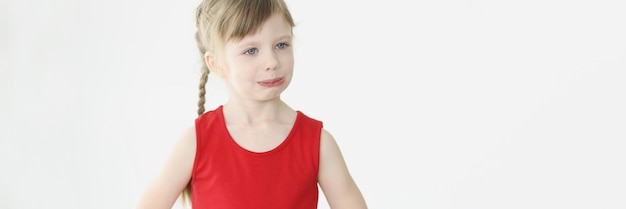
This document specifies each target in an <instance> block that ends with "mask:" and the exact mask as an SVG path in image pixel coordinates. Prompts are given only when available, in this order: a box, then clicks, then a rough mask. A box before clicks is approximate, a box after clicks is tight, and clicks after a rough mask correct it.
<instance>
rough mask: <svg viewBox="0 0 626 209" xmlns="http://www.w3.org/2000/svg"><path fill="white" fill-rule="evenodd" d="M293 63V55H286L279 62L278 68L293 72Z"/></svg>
mask: <svg viewBox="0 0 626 209" xmlns="http://www.w3.org/2000/svg"><path fill="white" fill-rule="evenodd" d="M293 62H294V59H293V54H286V55H284V56H283V57H282V59H281V60H280V66H282V68H283V69H285V70H289V71H291V70H293Z"/></svg>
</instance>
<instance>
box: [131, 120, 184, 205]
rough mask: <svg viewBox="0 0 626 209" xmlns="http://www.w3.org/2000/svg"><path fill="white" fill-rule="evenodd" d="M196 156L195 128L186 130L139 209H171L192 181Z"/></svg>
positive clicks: (147, 191) (141, 201) (139, 203)
mask: <svg viewBox="0 0 626 209" xmlns="http://www.w3.org/2000/svg"><path fill="white" fill-rule="evenodd" d="M195 155H196V130H195V127H191V128H188V129H187V130H185V131H184V132H183V134H182V136H181V137H180V139H179V140H178V142H177V143H176V146H175V147H174V149H173V150H172V151H171V153H170V156H169V157H168V158H167V160H166V161H165V165H164V166H163V167H162V168H161V171H160V172H159V173H158V175H157V176H156V178H155V179H154V180H153V181H152V182H151V184H150V185H149V186H148V187H147V188H146V190H145V191H144V193H143V194H142V196H141V198H140V199H139V202H138V204H137V207H136V208H137V209H160V208H163V209H171V208H172V206H173V205H174V203H175V202H176V199H177V198H178V197H179V196H180V193H181V192H182V190H183V189H184V188H185V186H187V183H188V182H189V180H190V179H191V171H192V169H193V162H194V158H195Z"/></svg>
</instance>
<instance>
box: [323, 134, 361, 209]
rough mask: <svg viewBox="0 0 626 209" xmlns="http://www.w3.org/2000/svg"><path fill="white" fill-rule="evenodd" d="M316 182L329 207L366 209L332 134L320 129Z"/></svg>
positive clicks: (334, 208)
mask: <svg viewBox="0 0 626 209" xmlns="http://www.w3.org/2000/svg"><path fill="white" fill-rule="evenodd" d="M318 182H319V184H320V187H321V188H322V191H323V192H324V195H325V197H326V200H327V201H328V204H329V205H330V208H332V209H366V208H367V205H366V204H365V199H364V198H363V195H362V194H361V191H360V190H359V188H358V187H357V185H356V183H355V182H354V180H353V179H352V176H351V175H350V172H349V171H348V168H347V166H346V163H345V161H344V159H343V156H342V154H341V151H340V150H339V146H338V145H337V142H336V141H335V139H334V138H333V136H332V135H331V134H330V133H328V131H326V130H322V137H321V139H320V167H319V174H318Z"/></svg>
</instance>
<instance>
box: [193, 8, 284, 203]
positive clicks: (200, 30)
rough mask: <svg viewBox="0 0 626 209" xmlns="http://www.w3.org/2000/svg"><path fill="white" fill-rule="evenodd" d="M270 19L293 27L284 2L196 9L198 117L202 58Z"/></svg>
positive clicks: (202, 94) (201, 104)
mask: <svg viewBox="0 0 626 209" xmlns="http://www.w3.org/2000/svg"><path fill="white" fill-rule="evenodd" d="M272 15H283V17H284V19H285V21H287V23H288V24H289V25H290V26H291V27H294V26H295V24H294V21H293V18H292V17H291V13H290V12H289V9H288V8H287V5H286V3H285V2H284V0H203V1H202V2H201V3H200V5H198V7H197V8H196V27H197V31H196V34H195V39H196V44H197V45H198V50H199V52H200V56H201V58H202V68H201V75H200V85H198V89H199V93H198V111H197V113H198V116H200V115H202V114H204V112H205V108H204V104H205V102H206V99H205V94H206V89H205V86H206V83H207V80H208V76H209V73H210V70H211V69H209V67H208V66H207V64H206V62H205V59H204V56H205V54H206V52H214V54H219V53H215V52H219V50H221V49H222V48H223V45H224V44H225V43H227V42H229V41H240V40H242V39H243V38H245V37H246V36H248V35H253V34H255V33H256V32H258V30H259V29H260V28H261V26H262V25H263V23H265V21H267V19H269V18H270V17H271V16H272ZM181 199H182V203H183V205H184V206H186V205H187V203H190V202H191V181H190V182H189V183H188V184H187V186H186V187H185V189H184V190H183V192H182V194H181Z"/></svg>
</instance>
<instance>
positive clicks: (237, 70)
mask: <svg viewBox="0 0 626 209" xmlns="http://www.w3.org/2000/svg"><path fill="white" fill-rule="evenodd" d="M291 39H292V34H291V27H290V25H289V24H288V23H287V22H286V21H285V20H284V19H283V17H282V16H280V15H274V16H272V17H270V18H269V19H268V20H267V21H266V22H265V23H264V24H263V26H262V27H261V28H260V29H259V31H257V32H256V33H255V34H252V35H249V36H246V37H245V38H244V39H242V40H241V41H231V42H227V43H226V44H225V46H224V47H223V51H222V53H220V56H219V57H218V56H216V54H214V53H213V52H207V53H206V54H205V62H206V64H207V65H208V66H209V69H212V70H211V71H212V73H214V74H216V75H218V76H219V77H221V78H222V79H224V81H225V83H226V85H227V87H228V90H229V93H230V97H229V100H228V102H227V103H226V104H224V109H223V111H224V117H225V120H226V127H227V129H228V131H229V132H230V134H231V136H232V137H233V139H234V140H235V141H236V142H237V143H238V144H239V145H240V146H242V147H243V148H245V149H248V150H250V151H253V152H264V151H269V150H271V149H273V148H274V147H276V146H278V145H279V144H280V143H281V142H282V140H284V139H285V138H286V136H287V135H288V133H289V131H290V129H291V127H292V125H293V123H294V122H295V118H296V115H297V112H296V111H295V110H293V109H292V108H291V107H289V106H288V105H287V104H285V103H284V102H283V101H282V100H281V99H280V94H281V93H282V92H283V91H284V90H285V89H286V88H287V86H288V85H289V83H290V81H291V78H292V74H293V63H294V58H293V50H292V48H291V41H292V40H291ZM277 78H280V79H282V83H280V82H279V83H280V85H275V86H271V87H268V86H264V85H263V81H267V80H274V79H277ZM195 139H196V135H195V127H193V126H191V127H189V128H188V129H187V130H185V131H184V132H183V133H182V135H181V136H180V139H179V140H178V142H177V144H176V146H175V147H174V148H173V150H172V152H171V153H170V156H169V157H168V158H167V160H166V162H165V164H164V165H163V167H162V169H161V171H160V172H159V173H158V175H157V176H156V178H155V179H154V180H153V182H152V183H151V184H150V185H149V186H148V188H147V189H146V191H145V192H144V193H143V195H142V197H141V198H140V201H139V204H138V206H137V208H150V209H154V208H164V209H165V208H168V209H169V208H171V207H172V206H173V204H174V203H175V201H176V199H177V198H178V196H179V195H180V193H181V192H182V190H183V189H184V188H185V186H186V185H187V182H189V180H190V179H191V171H192V168H193V161H194V157H195V150H196V141H195ZM319 166H320V167H319V173H318V183H319V185H320V187H321V189H322V191H323V193H324V195H325V197H326V199H327V201H328V204H329V205H330V207H331V208H333V209H364V208H367V206H366V203H365V200H364V198H363V196H362V194H361V192H360V190H359V188H358V187H357V185H356V184H355V182H354V180H353V179H352V177H351V175H350V173H349V171H348V168H347V166H346V163H345V161H344V158H343V156H342V154H341V151H340V149H339V146H338V145H337V143H336V141H335V139H334V138H333V136H332V135H331V134H330V133H329V132H328V131H327V130H325V129H323V130H322V134H321V138H320V165H319Z"/></svg>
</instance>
